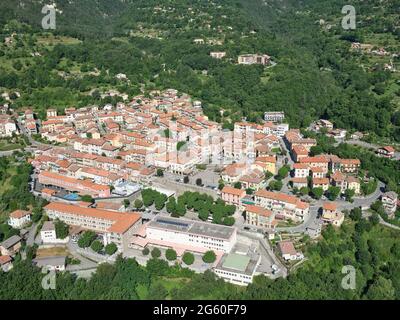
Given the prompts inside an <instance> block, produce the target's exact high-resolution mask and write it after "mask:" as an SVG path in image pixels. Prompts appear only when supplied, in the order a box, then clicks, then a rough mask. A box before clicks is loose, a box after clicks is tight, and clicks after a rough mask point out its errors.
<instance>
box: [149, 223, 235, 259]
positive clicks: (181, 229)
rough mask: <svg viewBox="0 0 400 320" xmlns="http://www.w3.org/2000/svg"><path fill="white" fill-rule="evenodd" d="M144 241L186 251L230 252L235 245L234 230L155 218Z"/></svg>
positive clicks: (220, 226) (212, 225)
mask: <svg viewBox="0 0 400 320" xmlns="http://www.w3.org/2000/svg"><path fill="white" fill-rule="evenodd" d="M146 239H147V241H148V242H149V243H151V242H152V240H155V241H156V242H160V241H161V242H163V243H169V244H171V245H174V244H175V245H177V246H180V247H185V246H186V247H187V249H188V250H191V249H193V248H196V247H197V248H199V249H201V250H204V249H207V250H215V251H222V252H225V253H226V252H230V251H231V250H232V247H233V246H234V244H235V243H236V228H235V227H228V226H222V225H217V224H211V223H207V222H199V221H192V220H186V219H177V218H170V217H156V218H155V219H154V220H152V221H150V222H149V223H148V225H147V228H146Z"/></svg>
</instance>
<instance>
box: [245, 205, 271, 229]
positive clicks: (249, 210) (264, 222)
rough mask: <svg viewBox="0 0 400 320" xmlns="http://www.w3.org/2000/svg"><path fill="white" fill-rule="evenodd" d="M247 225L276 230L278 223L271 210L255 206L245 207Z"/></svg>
mask: <svg viewBox="0 0 400 320" xmlns="http://www.w3.org/2000/svg"><path fill="white" fill-rule="evenodd" d="M245 211H246V224H248V225H251V226H256V227H264V228H268V229H275V226H276V225H277V221H276V220H275V219H274V218H275V215H274V214H273V213H272V211H271V210H267V209H264V208H263V207H259V206H255V205H245Z"/></svg>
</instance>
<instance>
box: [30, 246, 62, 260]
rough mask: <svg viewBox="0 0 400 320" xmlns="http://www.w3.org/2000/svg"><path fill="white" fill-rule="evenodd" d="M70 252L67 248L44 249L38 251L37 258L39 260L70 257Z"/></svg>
mask: <svg viewBox="0 0 400 320" xmlns="http://www.w3.org/2000/svg"><path fill="white" fill-rule="evenodd" d="M68 255H69V251H68V250H67V248H66V247H53V248H43V249H38V250H37V252H36V256H37V257H38V258H43V257H52V256H68Z"/></svg>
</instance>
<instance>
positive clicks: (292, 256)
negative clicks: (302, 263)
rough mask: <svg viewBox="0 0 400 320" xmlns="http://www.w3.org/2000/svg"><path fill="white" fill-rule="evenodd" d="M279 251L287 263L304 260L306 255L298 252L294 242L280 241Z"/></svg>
mask: <svg viewBox="0 0 400 320" xmlns="http://www.w3.org/2000/svg"><path fill="white" fill-rule="evenodd" d="M278 251H279V252H280V254H281V255H282V258H283V259H285V260H286V261H295V260H302V259H304V255H303V254H302V253H301V252H298V251H296V249H295V247H294V244H293V242H292V241H280V242H278Z"/></svg>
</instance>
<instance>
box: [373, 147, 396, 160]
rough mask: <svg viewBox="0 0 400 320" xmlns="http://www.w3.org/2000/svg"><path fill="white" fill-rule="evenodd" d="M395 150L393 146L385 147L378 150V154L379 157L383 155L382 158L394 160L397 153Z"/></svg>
mask: <svg viewBox="0 0 400 320" xmlns="http://www.w3.org/2000/svg"><path fill="white" fill-rule="evenodd" d="M395 151H396V150H395V149H394V148H393V147H391V146H385V147H381V148H379V149H378V150H377V153H378V154H379V155H381V156H382V157H385V158H393V157H394V153H395Z"/></svg>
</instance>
